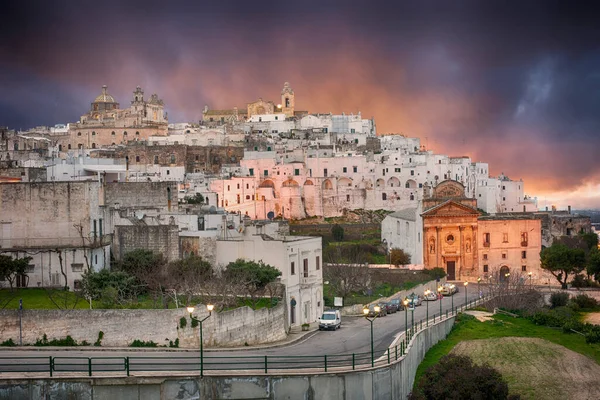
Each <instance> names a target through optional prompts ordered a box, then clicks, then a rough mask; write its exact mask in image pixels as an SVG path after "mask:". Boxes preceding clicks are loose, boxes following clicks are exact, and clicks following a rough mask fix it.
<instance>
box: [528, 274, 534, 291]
mask: <svg viewBox="0 0 600 400" xmlns="http://www.w3.org/2000/svg"><path fill="white" fill-rule="evenodd" d="M527 275H529V288H530V289H533V273H532V272H531V271H530V272H529V273H528V274H527Z"/></svg>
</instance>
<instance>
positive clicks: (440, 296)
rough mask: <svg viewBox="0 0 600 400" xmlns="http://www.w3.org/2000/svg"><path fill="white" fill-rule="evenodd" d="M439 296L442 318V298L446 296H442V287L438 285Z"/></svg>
mask: <svg viewBox="0 0 600 400" xmlns="http://www.w3.org/2000/svg"><path fill="white" fill-rule="evenodd" d="M438 297H439V298H440V318H442V299H443V298H444V296H442V287H441V286H440V287H438Z"/></svg>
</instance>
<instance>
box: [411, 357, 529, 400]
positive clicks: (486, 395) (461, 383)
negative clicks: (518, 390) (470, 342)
mask: <svg viewBox="0 0 600 400" xmlns="http://www.w3.org/2000/svg"><path fill="white" fill-rule="evenodd" d="M518 398H520V397H519V396H510V397H509V395H508V384H507V383H506V381H505V380H504V379H503V378H502V375H501V374H500V373H499V372H498V371H497V370H495V369H494V368H492V367H490V366H489V365H487V364H484V365H475V364H473V361H472V360H471V358H469V357H467V356H457V355H447V356H444V357H442V359H441V360H440V362H439V363H437V364H435V365H433V366H431V367H430V368H429V369H427V371H425V373H424V374H423V376H422V377H421V378H420V379H419V382H418V383H417V385H416V387H415V391H414V392H413V393H411V394H410V395H409V399H410V400H430V399H431V400H433V399H488V400H508V399H518Z"/></svg>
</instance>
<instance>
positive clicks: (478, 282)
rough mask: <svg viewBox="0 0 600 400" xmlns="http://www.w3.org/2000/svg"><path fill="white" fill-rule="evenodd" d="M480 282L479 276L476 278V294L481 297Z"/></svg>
mask: <svg viewBox="0 0 600 400" xmlns="http://www.w3.org/2000/svg"><path fill="white" fill-rule="evenodd" d="M480 284H481V277H479V278H477V295H478V296H479V298H481V288H480V287H479V286H480Z"/></svg>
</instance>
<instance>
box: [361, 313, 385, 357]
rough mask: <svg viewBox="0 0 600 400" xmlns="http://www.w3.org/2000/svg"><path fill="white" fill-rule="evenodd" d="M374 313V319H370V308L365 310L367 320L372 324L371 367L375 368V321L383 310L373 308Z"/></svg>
mask: <svg viewBox="0 0 600 400" xmlns="http://www.w3.org/2000/svg"><path fill="white" fill-rule="evenodd" d="M373 311H374V312H373V318H369V308H368V307H365V308H363V314H364V315H365V318H366V320H367V321H369V322H370V323H371V367H374V366H375V350H374V348H373V321H375V318H377V316H378V315H379V311H381V308H380V307H379V306H375V307H373Z"/></svg>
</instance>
